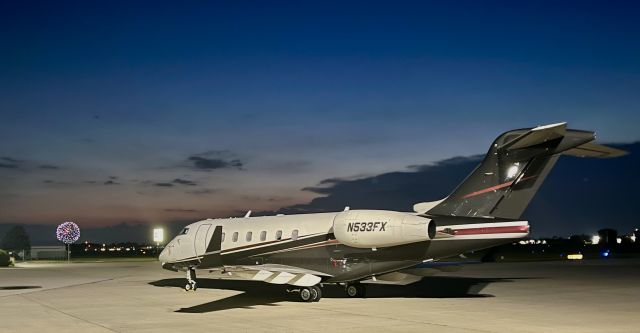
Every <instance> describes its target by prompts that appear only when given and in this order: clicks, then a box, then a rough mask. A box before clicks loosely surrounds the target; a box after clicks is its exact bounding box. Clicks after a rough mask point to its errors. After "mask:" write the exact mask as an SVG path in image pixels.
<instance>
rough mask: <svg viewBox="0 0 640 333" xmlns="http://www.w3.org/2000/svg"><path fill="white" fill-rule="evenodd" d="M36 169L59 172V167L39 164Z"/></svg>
mask: <svg viewBox="0 0 640 333" xmlns="http://www.w3.org/2000/svg"><path fill="white" fill-rule="evenodd" d="M38 169H44V170H60V167H58V166H55V165H51V164H41V165H40V166H38Z"/></svg>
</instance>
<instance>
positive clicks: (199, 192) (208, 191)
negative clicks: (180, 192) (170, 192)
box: [187, 188, 217, 195]
mask: <svg viewBox="0 0 640 333" xmlns="http://www.w3.org/2000/svg"><path fill="white" fill-rule="evenodd" d="M215 192H217V190H212V189H208V188H205V189H201V190H193V191H187V193H189V194H193V195H209V194H213V193H215Z"/></svg>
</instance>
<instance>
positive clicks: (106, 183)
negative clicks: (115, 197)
mask: <svg viewBox="0 0 640 333" xmlns="http://www.w3.org/2000/svg"><path fill="white" fill-rule="evenodd" d="M103 184H104V185H120V183H117V182H114V181H113V180H111V179H110V180H107V181H106V182H104V183H103Z"/></svg>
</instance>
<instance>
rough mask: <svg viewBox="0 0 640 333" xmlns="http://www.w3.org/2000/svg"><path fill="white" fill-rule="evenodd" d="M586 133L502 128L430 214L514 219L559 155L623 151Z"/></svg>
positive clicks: (550, 127)
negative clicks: (484, 152) (485, 151)
mask: <svg viewBox="0 0 640 333" xmlns="http://www.w3.org/2000/svg"><path fill="white" fill-rule="evenodd" d="M594 139H595V134H594V133H593V132H590V131H580V130H571V129H567V124H566V123H558V124H551V125H546V126H538V127H535V128H529V129H519V130H513V131H509V132H506V133H504V134H502V135H500V136H498V138H497V139H495V141H494V142H493V144H492V145H491V147H490V148H489V151H488V152H487V155H486V156H485V157H484V160H483V161H482V162H481V163H480V165H479V166H478V167H477V168H476V169H475V170H474V171H473V172H472V173H471V174H470V175H469V176H468V177H467V178H466V179H465V180H464V181H463V182H462V183H461V184H460V185H459V186H458V187H457V188H456V189H455V190H454V191H453V193H451V194H450V195H449V196H448V197H447V198H446V199H444V200H443V201H442V202H441V203H439V204H437V205H436V206H435V207H433V208H431V209H430V210H429V211H427V212H426V214H428V215H441V216H464V217H495V218H506V219H518V218H520V216H521V215H522V213H523V212H524V210H525V209H526V208H527V206H528V205H529V202H530V201H531V199H532V198H533V196H534V195H535V193H536V192H537V191H538V189H539V188H540V185H542V183H543V181H544V179H545V178H546V177H547V175H548V174H549V171H551V169H552V168H553V166H554V164H555V163H556V161H557V160H558V157H559V156H560V155H561V154H565V155H573V156H580V157H616V156H621V155H624V154H625V152H624V151H621V150H618V149H615V148H610V147H606V146H602V145H598V144H594V143H591V141H593V140H594Z"/></svg>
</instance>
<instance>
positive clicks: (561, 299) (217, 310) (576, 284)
mask: <svg viewBox="0 0 640 333" xmlns="http://www.w3.org/2000/svg"><path fill="white" fill-rule="evenodd" d="M17 266H18V267H14V268H2V269H0V332H73V331H78V332H323V333H326V332H327V331H331V332H333V331H335V332H349V333H354V332H385V333H388V332H425V331H429V332H639V331H640V315H638V309H639V305H640V280H639V279H638V278H639V277H640V261H638V260H634V259H606V260H604V259H603V260H593V261H586V260H585V261H578V262H570V261H554V262H530V263H491V264H477V265H469V266H466V267H464V268H463V269H462V270H460V271H458V272H453V273H446V274H442V275H437V276H434V277H429V278H425V279H423V280H422V281H420V282H417V283H415V284H412V285H408V286H380V285H376V286H373V285H370V286H369V287H368V289H367V298H347V297H346V295H345V294H344V290H343V289H342V288H340V287H337V286H325V287H324V288H323V290H324V294H325V295H324V298H323V299H322V300H321V301H320V302H317V303H302V302H298V301H297V300H296V297H295V295H291V294H287V293H286V292H285V291H284V289H285V287H284V286H275V285H269V284H265V283H262V282H248V281H241V282H240V281H230V280H214V279H207V278H206V277H207V274H206V273H199V276H198V287H199V288H198V290H197V291H196V292H186V291H184V290H182V286H183V285H184V282H185V280H184V276H183V275H182V273H174V272H170V271H166V270H163V269H161V268H160V264H159V263H158V262H105V263H71V264H66V263H52V264H38V263H26V264H18V265H17Z"/></svg>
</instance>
